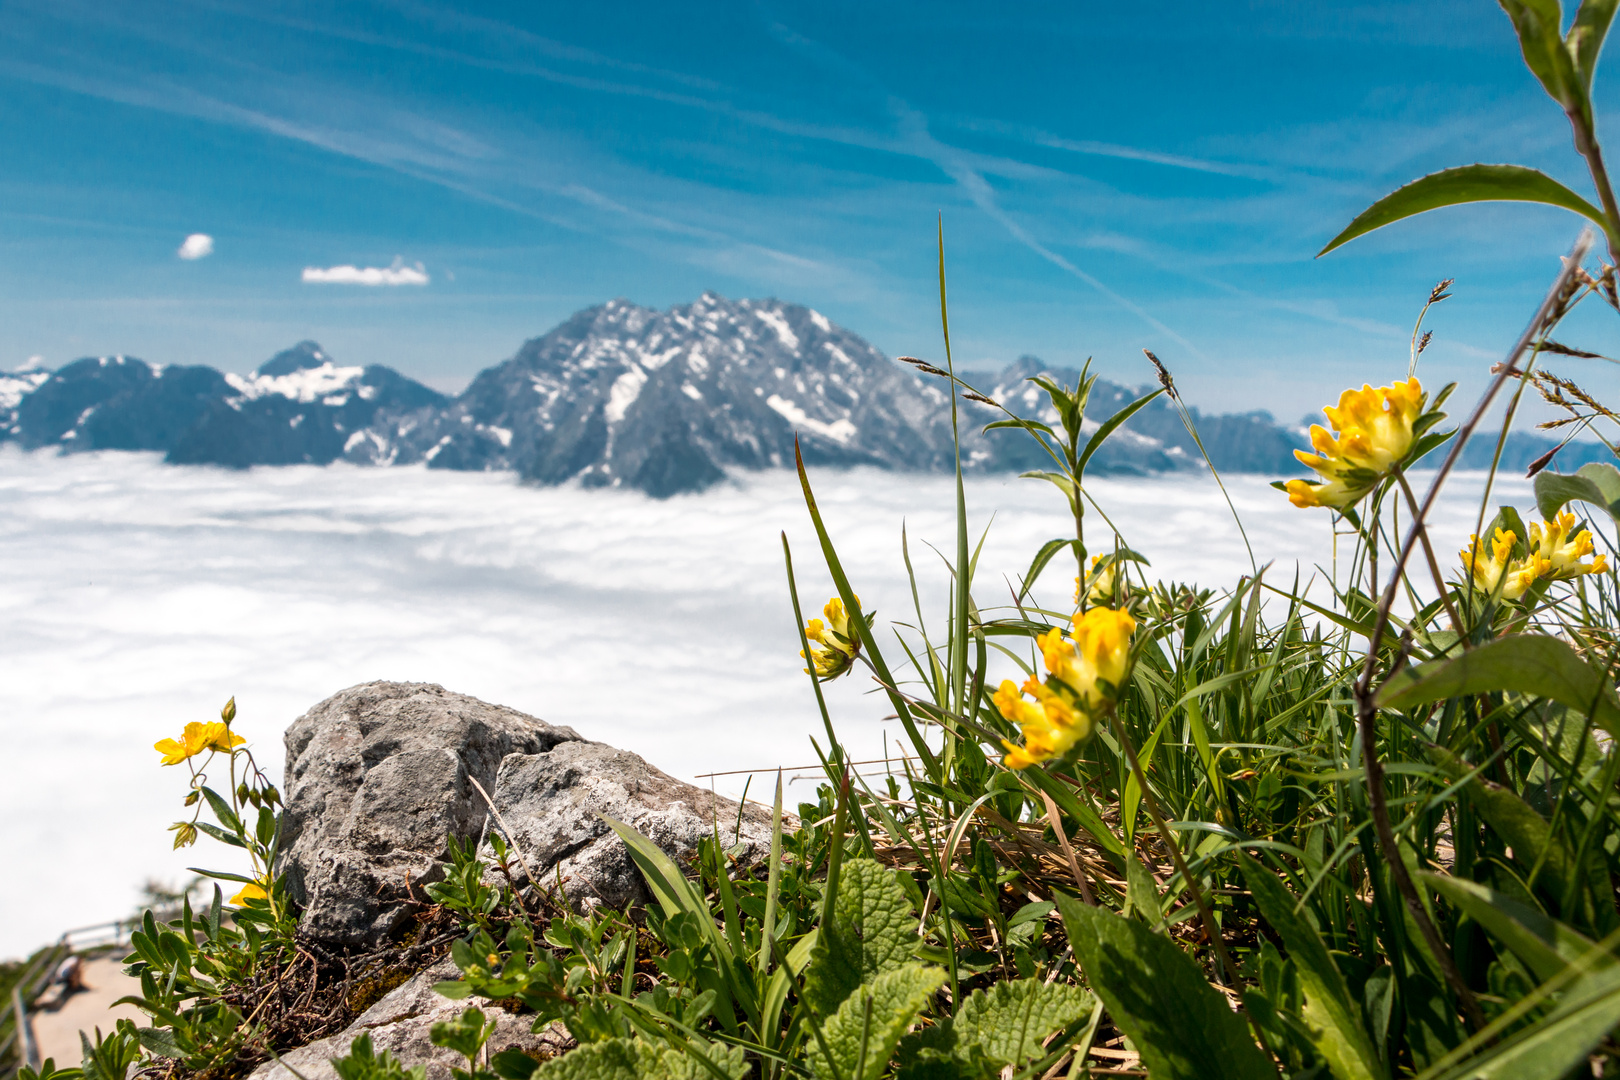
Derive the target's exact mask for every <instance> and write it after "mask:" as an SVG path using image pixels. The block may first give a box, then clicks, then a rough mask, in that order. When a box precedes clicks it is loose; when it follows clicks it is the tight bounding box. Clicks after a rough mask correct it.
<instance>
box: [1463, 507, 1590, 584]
mask: <svg viewBox="0 0 1620 1080" xmlns="http://www.w3.org/2000/svg"><path fill="white" fill-rule="evenodd" d="M1574 528H1575V515H1574V514H1571V513H1567V512H1566V513H1562V514H1559V515H1558V516H1557V517H1555V518H1553V519H1552V520H1551V521H1545V522H1538V523H1536V524H1534V525H1531V526H1530V542H1529V543H1528V544H1526V545H1525V547H1526V549H1527V550H1526V552H1525V555H1524V557H1523V558H1519V559H1515V558H1513V547H1514V545H1515V544H1516V543H1518V539H1519V538H1518V534H1516V533H1515V532H1513V530H1511V529H1497V530H1496V535H1495V536H1494V537H1492V538H1491V550H1490V552H1489V553H1488V554H1487V553H1486V552H1484V551H1481V550H1480V543H1479V537H1478V536H1471V537H1469V538H1468V546H1467V547H1466V548H1464V549H1463V550H1462V551H1461V552H1460V554H1461V556H1462V564H1463V570H1464V571H1466V572H1467V573H1469V574H1470V575H1472V577H1473V579H1474V584H1475V586H1476V587H1477V588H1479V589H1480V591H1482V592H1486V593H1493V592H1495V591H1496V590H1497V588H1498V587H1500V588H1501V590H1502V597H1503V598H1504V599H1507V600H1517V599H1519V597H1521V596H1523V595H1524V594H1525V593H1526V592H1527V591H1528V590H1529V589H1530V587H1531V586H1532V585H1534V584H1535V583H1536V582H1538V581H1564V580H1567V579H1569V578H1575V577H1580V576H1581V575H1582V574H1601V573H1602V572H1603V571H1605V570H1607V569H1608V568H1609V559H1608V556H1607V555H1598V556H1597V557H1596V558H1594V559H1593V560H1592V561H1591V562H1589V563H1583V562H1581V560H1582V559H1583V558H1585V557H1586V556H1588V555H1591V554H1592V533H1591V530H1589V529H1582V530H1581V531H1580V532H1578V533H1576V534H1575V535H1574V536H1570V532H1571V531H1572V530H1573V529H1574Z"/></svg>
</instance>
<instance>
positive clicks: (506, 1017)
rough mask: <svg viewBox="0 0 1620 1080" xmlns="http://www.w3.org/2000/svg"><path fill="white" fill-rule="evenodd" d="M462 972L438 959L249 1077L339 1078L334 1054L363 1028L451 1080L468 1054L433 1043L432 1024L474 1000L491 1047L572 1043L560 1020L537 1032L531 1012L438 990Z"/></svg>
mask: <svg viewBox="0 0 1620 1080" xmlns="http://www.w3.org/2000/svg"><path fill="white" fill-rule="evenodd" d="M459 974H460V973H459V972H458V971H457V970H456V965H455V964H453V963H451V962H450V961H449V960H443V961H440V962H439V963H437V964H435V965H434V966H432V967H430V968H428V969H427V970H426V971H423V972H420V973H418V974H417V975H416V976H415V977H414V978H412V979H411V980H410V981H408V982H406V983H405V984H404V985H402V986H399V987H398V988H396V989H395V990H393V991H392V992H391V993H389V994H388V996H387V997H385V998H383V999H382V1000H381V1001H379V1002H377V1004H375V1005H373V1006H372V1007H371V1008H369V1009H367V1010H366V1011H365V1012H363V1013H361V1014H360V1016H359V1018H358V1019H356V1020H355V1022H354V1023H352V1024H350V1025H349V1026H348V1027H347V1028H345V1029H344V1030H343V1031H341V1032H339V1033H338V1034H336V1035H331V1036H328V1037H327V1038H324V1039H318V1040H316V1041H315V1042H312V1043H309V1044H308V1045H306V1046H300V1047H299V1048H298V1049H296V1050H289V1051H287V1052H286V1053H285V1054H282V1055H281V1060H280V1061H276V1060H273V1059H272V1060H270V1061H267V1062H265V1063H264V1064H262V1065H260V1066H259V1067H258V1068H257V1069H255V1070H253V1073H252V1075H251V1077H250V1080H300V1078H302V1080H337V1070H336V1069H334V1068H332V1059H333V1058H338V1057H343V1056H344V1055H345V1054H347V1053H348V1052H349V1046H350V1044H351V1043H353V1042H354V1040H355V1039H357V1038H359V1037H360V1036H361V1035H363V1034H370V1035H371V1046H372V1049H373V1050H374V1051H376V1052H377V1053H381V1052H382V1051H384V1050H386V1051H388V1053H390V1054H392V1055H393V1056H394V1057H396V1058H398V1059H399V1060H400V1061H403V1062H404V1063H405V1064H406V1065H424V1066H426V1067H427V1080H450V1070H451V1068H463V1069H464V1068H466V1067H467V1060H466V1059H465V1058H463V1057H462V1056H461V1055H460V1054H458V1053H456V1052H455V1051H454V1050H447V1049H445V1048H444V1047H441V1046H434V1045H433V1041H432V1039H431V1035H432V1031H433V1025H434V1024H437V1023H441V1022H444V1021H447V1020H454V1019H455V1018H456V1017H457V1016H459V1015H461V1013H462V1011H463V1010H465V1009H466V1008H467V1006H468V1005H470V1004H477V1005H478V1006H479V1008H480V1009H481V1010H482V1011H483V1013H484V1016H485V1018H486V1019H489V1020H493V1021H495V1033H494V1034H493V1035H491V1036H490V1039H489V1046H490V1048H491V1050H492V1051H498V1050H506V1049H508V1048H513V1049H517V1050H522V1051H523V1052H524V1053H526V1054H529V1055H530V1056H532V1057H536V1058H540V1059H542V1060H544V1059H546V1058H550V1057H555V1056H556V1055H558V1054H560V1053H562V1052H563V1051H564V1050H567V1049H568V1048H570V1047H572V1046H573V1045H574V1041H573V1039H571V1038H570V1037H569V1036H568V1033H567V1032H566V1031H564V1030H563V1028H562V1026H561V1025H558V1024H553V1025H552V1026H550V1027H548V1028H545V1029H544V1030H542V1031H540V1032H539V1033H534V1032H531V1031H530V1030H529V1027H530V1024H531V1023H532V1020H533V1018H532V1017H530V1016H514V1015H513V1014H512V1013H510V1012H508V1011H507V1010H506V1009H503V1008H501V1007H500V1006H499V1005H495V1004H492V1003H490V1002H487V1001H482V1000H478V1001H475V1002H469V1001H451V1000H450V999H449V998H445V997H440V996H439V995H438V994H436V993H434V991H433V984H434V983H436V982H439V981H441V980H443V979H454V978H456V977H458V975H459ZM288 1066H291V1068H288ZM294 1069H296V1070H297V1073H296V1074H295V1073H294V1072H293V1070H294Z"/></svg>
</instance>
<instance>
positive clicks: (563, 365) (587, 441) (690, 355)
mask: <svg viewBox="0 0 1620 1080" xmlns="http://www.w3.org/2000/svg"><path fill="white" fill-rule="evenodd" d="M945 404H946V398H945V396H944V393H943V392H942V390H941V389H940V388H939V387H938V386H934V385H925V384H923V383H922V382H921V381H920V380H919V379H918V378H917V377H916V376H915V375H914V374H912V373H911V372H910V371H909V370H908V369H905V368H902V367H900V366H899V365H898V364H895V363H893V362H892V361H890V360H889V359H887V358H886V357H884V356H883V355H882V354H881V353H879V352H878V351H877V350H876V349H874V348H873V347H872V346H871V345H869V344H868V343H867V342H866V341H864V340H862V339H861V338H860V337H858V336H857V335H855V334H853V333H851V332H850V331H848V330H845V329H843V328H842V327H838V326H835V325H833V323H832V322H830V321H829V320H828V319H827V318H826V316H824V315H822V314H820V313H819V312H815V311H811V310H810V309H809V308H806V307H802V306H800V305H798V304H789V303H784V302H782V301H780V300H738V301H731V300H726V299H725V298H723V297H720V296H716V295H715V294H713V293H705V294H704V295H703V296H702V297H700V298H699V299H698V300H697V301H696V302H694V303H692V304H688V305H685V306H681V307H673V308H670V309H669V310H668V311H656V310H653V309H651V308H644V307H638V306H636V305H635V304H631V303H629V302H627V301H624V300H614V301H611V302H609V303H606V304H602V305H600V306H598V307H593V308H588V309H587V310H585V311H581V312H579V313H578V314H576V315H574V316H573V317H572V318H571V319H569V320H568V321H566V322H564V323H563V324H562V325H561V326H558V327H557V328H556V329H554V330H552V331H551V332H550V333H548V334H546V335H545V336H543V337H539V338H535V339H534V340H532V341H529V342H526V343H525V344H524V345H523V347H522V348H521V349H519V350H518V352H517V355H515V356H514V357H512V359H510V360H508V361H506V362H505V363H503V364H498V365H496V366H495V367H492V368H489V369H487V370H485V371H483V372H482V373H480V374H479V375H478V377H477V378H475V379H474V380H473V381H472V384H471V385H470V386H468V387H467V389H466V391H465V392H464V393H463V394H462V395H461V396H460V397H459V398H457V399H456V401H455V402H454V403H453V404H452V405H451V406H450V407H449V408H448V409H446V410H445V411H444V412H443V413H442V414H441V415H440V416H439V417H437V418H436V420H435V421H434V422H433V423H431V424H428V425H424V426H422V427H420V428H418V429H416V430H414V431H413V432H411V433H410V434H409V435H408V436H406V437H405V439H404V442H405V444H406V445H407V446H409V447H410V453H412V454H420V455H421V457H423V458H424V459H425V460H427V461H428V462H429V464H430V465H431V466H433V467H435V468H450V469H516V470H518V471H519V472H520V473H522V475H523V476H524V477H525V478H526V479H530V480H535V481H538V482H540V483H547V484H555V483H561V482H563V481H566V480H571V479H576V478H577V479H578V480H580V481H581V482H582V483H584V484H586V485H588V486H608V485H613V486H618V485H623V486H627V487H632V488H637V489H639V490H642V491H646V492H648V493H649V494H652V495H658V496H665V495H671V494H674V493H676V492H680V491H694V490H700V489H702V488H704V487H707V486H709V485H710V484H713V483H715V482H716V481H718V480H719V479H721V478H722V477H723V476H724V475H725V470H726V469H727V468H729V467H741V468H746V469H762V468H770V467H773V466H783V465H789V464H791V463H792V460H793V439H794V435H795V434H797V435H798V436H799V439H800V445H801V446H802V447H803V450H804V455H805V459H806V460H807V461H810V462H814V463H817V464H823V465H835V466H848V465H874V466H878V467H881V468H901V469H937V468H940V467H942V466H943V465H944V464H945V462H946V461H947V460H948V455H949V450H950V428H949V420H948V417H947V416H945V415H944V414H943V413H942V410H943V408H944V407H945ZM401 459H402V460H403V459H404V455H403V454H402V457H401Z"/></svg>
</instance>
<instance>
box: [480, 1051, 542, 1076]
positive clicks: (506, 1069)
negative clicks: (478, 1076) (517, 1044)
mask: <svg viewBox="0 0 1620 1080" xmlns="http://www.w3.org/2000/svg"><path fill="white" fill-rule="evenodd" d="M489 1067H490V1068H492V1069H494V1070H495V1075H496V1076H499V1077H501V1078H502V1080H529V1077H531V1076H533V1075H534V1071H535V1070H536V1069H538V1068H539V1067H540V1063H539V1062H538V1061H536V1060H534V1058H532V1057H530V1056H529V1055H528V1054H525V1053H524V1052H523V1051H521V1050H517V1049H506V1050H502V1051H501V1052H500V1053H498V1054H491V1055H490V1058H489Z"/></svg>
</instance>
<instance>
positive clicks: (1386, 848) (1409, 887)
mask: <svg viewBox="0 0 1620 1080" xmlns="http://www.w3.org/2000/svg"><path fill="white" fill-rule="evenodd" d="M1577 130H1579V129H1577ZM1591 247H1592V234H1591V232H1590V230H1588V231H1586V232H1583V233H1582V234H1581V237H1580V239H1579V240H1577V241H1576V242H1575V247H1574V249H1573V250H1572V251H1571V252H1570V254H1569V256H1568V257H1567V258H1566V259H1565V260H1564V268H1563V270H1561V271H1560V272H1559V274H1558V276H1557V277H1556V278H1555V279H1553V284H1552V287H1551V288H1550V289H1548V290H1547V295H1546V297H1545V298H1543V300H1542V301H1541V306H1540V307H1539V308H1537V309H1536V314H1535V317H1534V318H1532V319H1531V320H1530V325H1529V326H1527V327H1526V328H1525V330H1524V333H1523V334H1521V335H1520V336H1519V340H1518V342H1517V343H1516V344H1515V345H1514V347H1513V351H1512V352H1510V353H1509V354H1508V358H1507V362H1506V363H1504V364H1502V365H1501V367H1500V368H1499V369H1498V370H1497V374H1496V378H1495V379H1493V380H1491V384H1490V386H1488V387H1487V388H1486V389H1485V393H1484V394H1482V395H1481V396H1480V399H1479V401H1478V403H1476V404H1475V406H1474V411H1473V413H1472V414H1471V415H1470V416H1469V417H1468V420H1467V421H1466V422H1465V423H1464V424H1463V425H1462V427H1460V428H1458V429H1457V437H1456V439H1455V440H1453V442H1452V444H1451V451H1450V452H1449V453H1448V454H1446V460H1445V461H1444V463H1442V464H1441V466H1440V469H1439V471H1438V472H1437V473H1435V477H1434V481H1433V482H1432V483H1431V484H1430V485H1429V490H1428V493H1427V494H1426V495H1424V497H1423V505H1422V506H1420V507H1419V508H1418V509H1417V510H1416V511H1415V516H1414V519H1413V522H1412V526H1411V528H1410V529H1408V530H1407V533H1406V541H1405V542H1404V543H1403V544H1401V550H1400V554H1399V555H1398V556H1397V557H1396V560H1395V566H1394V567H1393V568H1392V570H1391V573H1390V577H1389V584H1388V586H1386V587H1385V589H1384V594H1383V597H1382V598H1381V599H1380V601H1379V603H1378V618H1377V619H1376V620H1375V621H1374V623H1373V629H1372V633H1371V635H1369V637H1368V641H1367V657H1366V660H1365V662H1364V663H1363V664H1362V668H1361V676H1360V677H1359V678H1358V679H1357V680H1356V685H1355V699H1356V721H1357V724H1358V725H1359V727H1360V730H1361V750H1362V756H1363V758H1364V760H1365V764H1366V773H1367V803H1368V806H1369V808H1370V809H1371V811H1372V818H1373V826H1374V831H1375V832H1376V833H1377V834H1378V846H1379V847H1380V848H1381V849H1382V851H1383V854H1384V860H1385V861H1386V862H1388V863H1389V872H1390V876H1391V877H1393V878H1394V879H1395V887H1396V888H1397V889H1398V890H1399V891H1400V894H1401V898H1402V899H1403V900H1404V901H1405V902H1406V906H1407V909H1408V910H1409V911H1410V912H1411V913H1412V920H1413V922H1415V923H1416V924H1417V927H1418V931H1419V932H1420V933H1421V934H1422V935H1423V940H1424V941H1425V942H1426V943H1427V944H1428V946H1429V951H1430V952H1432V953H1433V954H1434V957H1435V961H1436V962H1437V963H1439V965H1440V969H1441V972H1442V974H1443V975H1444V976H1445V978H1446V982H1447V983H1449V984H1450V985H1451V988H1452V991H1453V992H1454V993H1455V994H1456V995H1457V1000H1458V1002H1459V1003H1460V1004H1461V1005H1462V1007H1463V1011H1464V1013H1465V1014H1466V1015H1467V1017H1468V1020H1469V1024H1470V1026H1471V1027H1472V1028H1473V1029H1474V1030H1476V1031H1477V1030H1479V1028H1480V1027H1481V1026H1482V1025H1483V1023H1484V1017H1483V1016H1482V1014H1481V1013H1480V1010H1479V1003H1478V1002H1477V1001H1476V1000H1474V994H1473V991H1471V990H1470V989H1469V988H1468V984H1467V983H1465V982H1464V981H1463V978H1462V974H1461V973H1460V972H1459V971H1458V970H1457V963H1456V960H1455V958H1453V957H1452V955H1451V950H1450V949H1448V948H1446V945H1445V942H1444V941H1442V940H1441V938H1440V932H1439V931H1438V930H1436V929H1435V926H1434V923H1433V921H1432V920H1430V918H1429V913H1428V910H1427V909H1426V908H1425V907H1424V906H1423V901H1422V899H1421V898H1420V897H1419V896H1418V892H1417V889H1416V887H1414V886H1413V884H1412V878H1411V875H1409V874H1408V873H1407V872H1406V862H1405V861H1404V860H1403V859H1402V858H1401V850H1400V846H1399V845H1398V844H1397V843H1396V840H1395V832H1394V830H1393V829H1392V828H1391V827H1390V823H1389V803H1388V799H1387V797H1386V795H1385V790H1384V769H1383V763H1382V762H1381V761H1380V760H1379V758H1378V747H1377V722H1376V721H1377V715H1378V712H1377V708H1376V706H1375V705H1374V703H1373V688H1372V682H1373V676H1374V675H1376V674H1377V671H1378V656H1379V652H1380V648H1379V646H1380V644H1381V643H1382V642H1383V639H1384V631H1385V629H1387V628H1388V626H1389V612H1390V608H1391V607H1393V606H1394V603H1395V596H1396V593H1397V590H1398V588H1399V586H1400V582H1401V575H1402V574H1403V573H1404V572H1405V570H1406V564H1407V562H1408V561H1409V560H1410V559H1411V557H1412V551H1413V550H1414V549H1415V548H1416V547H1417V544H1418V539H1419V537H1420V536H1421V534H1422V530H1423V522H1424V521H1425V520H1426V519H1427V518H1428V516H1429V511H1430V510H1431V509H1432V508H1433V506H1434V503H1435V500H1436V499H1437V498H1438V497H1439V495H1440V488H1441V487H1442V486H1443V485H1444V484H1445V481H1446V477H1447V476H1449V475H1450V474H1451V470H1452V469H1454V468H1456V465H1457V461H1458V459H1459V458H1460V457H1461V456H1462V450H1463V447H1464V446H1465V445H1466V444H1467V442H1468V439H1469V436H1471V435H1472V434H1473V433H1474V429H1475V428H1477V427H1478V426H1479V424H1480V421H1481V420H1483V419H1484V418H1485V412H1486V410H1488V409H1489V408H1490V406H1491V402H1492V401H1494V400H1495V399H1496V395H1497V394H1498V393H1499V392H1500V391H1501V389H1502V386H1503V384H1505V383H1506V382H1507V380H1508V379H1509V378H1511V377H1512V375H1513V373H1514V372H1515V371H1517V370H1518V361H1519V357H1520V356H1521V355H1523V353H1524V350H1525V349H1526V348H1528V347H1529V345H1530V342H1531V341H1532V340H1533V339H1534V338H1535V336H1536V335H1537V334H1538V333H1540V332H1541V330H1542V327H1543V326H1544V325H1545V323H1546V321H1547V318H1548V316H1549V315H1550V314H1551V313H1552V311H1553V310H1554V308H1555V307H1556V306H1557V305H1558V303H1559V300H1560V298H1561V297H1562V296H1563V294H1564V288H1565V286H1566V285H1567V284H1568V283H1569V280H1570V278H1571V277H1572V276H1573V275H1574V273H1575V271H1576V270H1577V269H1578V268H1579V267H1580V264H1581V261H1582V260H1583V259H1584V258H1585V257H1586V253H1587V252H1588V251H1590V250H1591Z"/></svg>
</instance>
